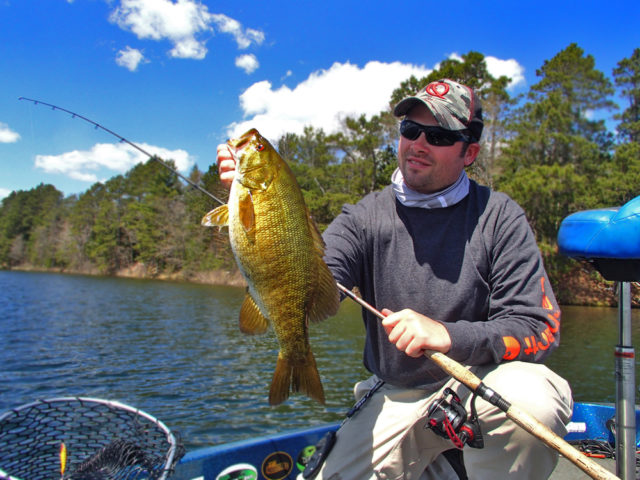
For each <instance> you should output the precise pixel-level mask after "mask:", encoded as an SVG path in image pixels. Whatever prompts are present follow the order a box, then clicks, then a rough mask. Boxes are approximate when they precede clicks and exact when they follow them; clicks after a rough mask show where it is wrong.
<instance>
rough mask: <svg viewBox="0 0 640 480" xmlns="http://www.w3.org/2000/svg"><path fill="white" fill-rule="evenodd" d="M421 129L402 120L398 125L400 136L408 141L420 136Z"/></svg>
mask: <svg viewBox="0 0 640 480" xmlns="http://www.w3.org/2000/svg"><path fill="white" fill-rule="evenodd" d="M421 131H422V129H421V128H420V125H418V124H417V123H414V122H411V121H409V120H404V121H402V122H401V123H400V134H401V135H402V136H403V137H405V138H406V139H408V140H415V139H417V138H418V137H419V136H420V132H421Z"/></svg>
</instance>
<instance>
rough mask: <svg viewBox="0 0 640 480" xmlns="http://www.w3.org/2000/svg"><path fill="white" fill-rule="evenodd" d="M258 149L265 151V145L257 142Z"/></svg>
mask: <svg viewBox="0 0 640 480" xmlns="http://www.w3.org/2000/svg"><path fill="white" fill-rule="evenodd" d="M256 150H257V151H259V152H261V151H263V150H264V145H263V144H261V143H259V144H257V145H256Z"/></svg>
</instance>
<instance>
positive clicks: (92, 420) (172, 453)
mask: <svg viewBox="0 0 640 480" xmlns="http://www.w3.org/2000/svg"><path fill="white" fill-rule="evenodd" d="M63 445H64V447H63ZM183 455H184V447H183V446H182V444H181V442H179V441H178V440H177V439H176V437H175V436H174V435H173V434H172V433H171V432H170V431H169V429H168V428H167V427H166V426H165V425H164V424H163V423H162V422H160V421H159V420H157V419H155V418H154V417H152V416H151V415H149V414H147V413H144V412H142V411H140V410H137V409H134V408H132V407H129V406H127V405H124V404H121V403H118V402H113V401H107V400H101V399H95V398H82V397H64V398H55V399H49V400H38V401H37V402H34V403H30V404H28V405H23V406H21V407H18V408H16V409H13V410H10V411H9V412H6V413H4V414H3V415H0V480H3V479H5V478H15V479H20V480H39V479H43V480H44V479H46V480H52V479H56V478H58V479H60V478H64V479H67V480H71V479H73V480H80V479H82V480H102V479H105V480H106V479H118V480H120V479H122V480H125V479H126V480H135V479H150V480H156V479H157V480H164V479H166V478H167V477H168V475H169V474H170V473H171V472H172V471H173V467H174V466H175V464H176V463H177V462H178V460H180V458H181V457H182V456H183Z"/></svg>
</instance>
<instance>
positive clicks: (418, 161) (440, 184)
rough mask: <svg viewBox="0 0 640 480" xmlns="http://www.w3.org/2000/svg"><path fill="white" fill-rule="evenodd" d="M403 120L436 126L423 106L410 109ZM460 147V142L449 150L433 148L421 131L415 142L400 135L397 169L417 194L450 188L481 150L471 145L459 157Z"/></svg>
mask: <svg viewBox="0 0 640 480" xmlns="http://www.w3.org/2000/svg"><path fill="white" fill-rule="evenodd" d="M406 118H407V119H409V120H412V121H414V122H416V123H420V124H422V125H434V126H437V125H438V122H437V121H436V119H435V118H434V116H433V114H432V113H431V112H430V111H429V109H428V108H427V107H426V106H424V105H422V104H417V105H416V106H415V107H413V108H412V109H411V110H410V111H409V113H408V114H407V116H406ZM463 145H464V143H463V142H456V143H454V144H453V145H451V146H449V147H436V146H433V145H430V144H429V143H427V140H426V138H425V135H424V132H421V133H420V136H419V137H418V138H417V139H415V140H408V139H407V138H405V137H403V136H402V135H400V139H399V141H398V166H399V167H400V171H401V172H402V176H403V177H404V183H406V184H407V186H408V187H409V188H410V189H411V190H414V191H416V192H420V193H434V192H438V191H440V190H443V189H445V188H447V187H448V186H450V185H453V184H454V183H455V181H456V180H458V177H459V176H460V173H461V172H462V170H464V168H465V167H468V166H469V165H471V164H472V163H473V161H474V160H475V158H476V156H477V155H478V152H479V150H480V146H479V145H478V144H477V143H472V144H471V145H469V147H468V148H467V150H466V152H464V154H462V151H463Z"/></svg>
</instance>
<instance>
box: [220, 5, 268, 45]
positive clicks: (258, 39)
mask: <svg viewBox="0 0 640 480" xmlns="http://www.w3.org/2000/svg"><path fill="white" fill-rule="evenodd" d="M211 18H212V20H213V22H214V23H215V24H216V26H217V27H218V30H220V31H221V32H223V33H229V34H231V35H233V38H234V39H235V41H236V43H237V44H238V48H241V49H245V48H248V47H249V46H251V44H252V43H255V44H257V45H260V44H262V42H264V33H262V32H261V31H259V30H254V29H253V28H247V29H244V30H243V28H242V25H241V24H240V22H238V21H237V20H234V19H233V18H229V17H227V16H226V15H223V14H222V13H218V14H214V15H211Z"/></svg>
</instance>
